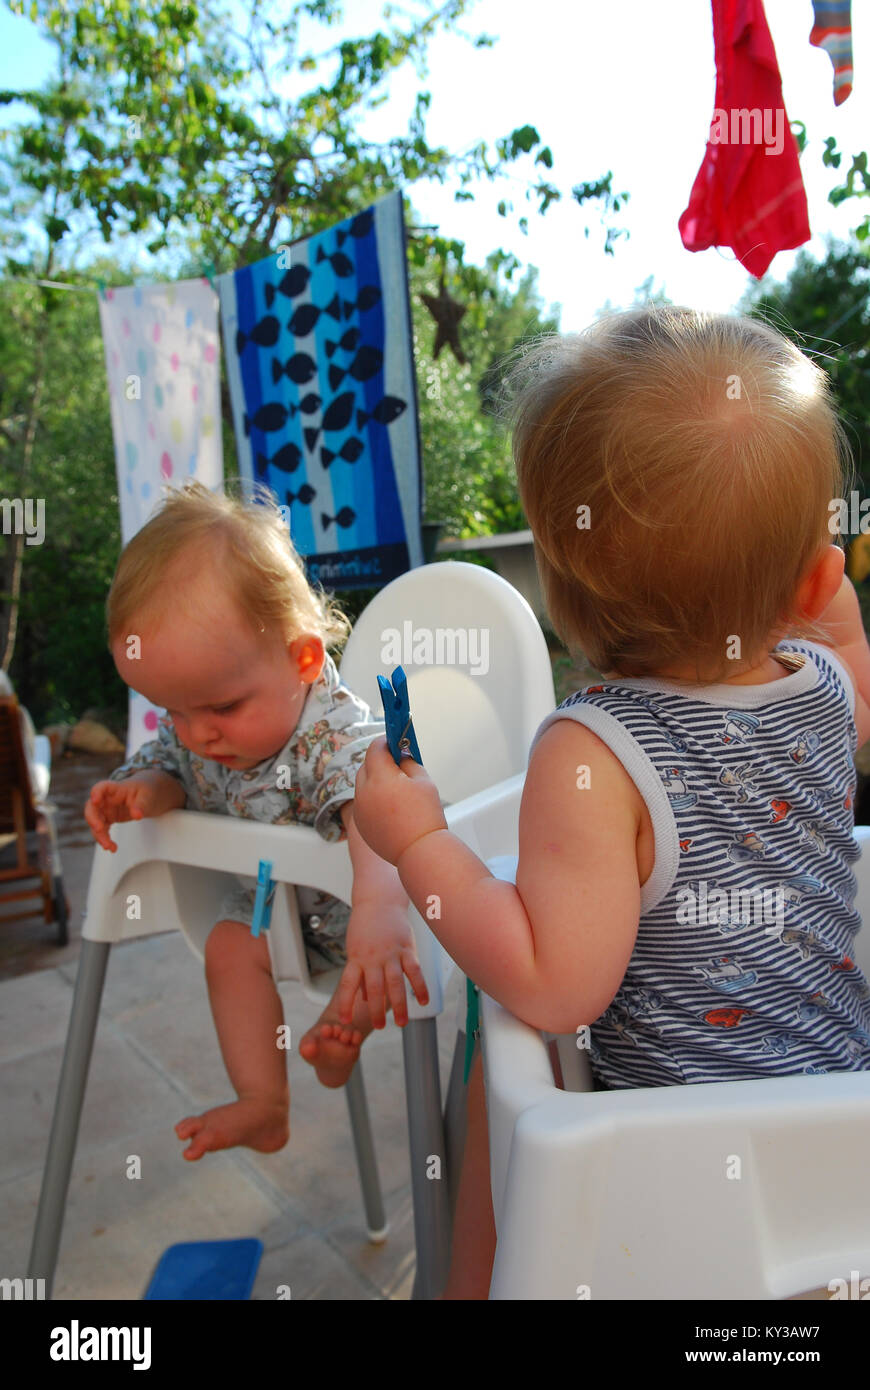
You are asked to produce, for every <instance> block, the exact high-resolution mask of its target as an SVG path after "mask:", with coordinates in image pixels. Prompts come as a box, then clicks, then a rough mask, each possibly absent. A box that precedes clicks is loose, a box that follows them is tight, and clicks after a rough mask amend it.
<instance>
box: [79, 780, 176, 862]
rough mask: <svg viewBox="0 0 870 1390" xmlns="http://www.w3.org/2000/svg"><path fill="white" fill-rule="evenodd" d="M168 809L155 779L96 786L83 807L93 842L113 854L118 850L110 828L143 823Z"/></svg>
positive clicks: (106, 783) (101, 783)
mask: <svg viewBox="0 0 870 1390" xmlns="http://www.w3.org/2000/svg"><path fill="white" fill-rule="evenodd" d="M166 809H167V807H166V797H165V795H162V794H161V788H160V785H159V783H158V782H157V781H156V779H154V778H151V777H148V776H147V775H145V776H135V777H128V778H127V779H126V781H124V782H109V781H106V782H97V784H96V786H94V787H92V788H91V796H90V800H89V801H88V802H87V804H86V805H85V820H86V821H87V823H88V825H89V826H90V827H91V831H92V832H93V836H94V839H95V840H96V841H97V843H98V844H100V845H102V847H103V849H108V850H111V851H112V853H114V852H115V850H117V848H118V846H117V845H116V844H115V842H114V840H110V839H109V826H110V825H114V824H115V823H116V822H118V821H128V820H142V819H144V817H145V816H159V815H162V813H163V812H164V811H165V810H166Z"/></svg>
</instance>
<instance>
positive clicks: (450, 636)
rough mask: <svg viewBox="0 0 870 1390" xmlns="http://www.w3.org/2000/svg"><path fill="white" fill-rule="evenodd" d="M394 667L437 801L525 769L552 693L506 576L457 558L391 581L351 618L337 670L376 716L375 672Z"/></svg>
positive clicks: (527, 611)
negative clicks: (404, 682) (403, 681)
mask: <svg viewBox="0 0 870 1390" xmlns="http://www.w3.org/2000/svg"><path fill="white" fill-rule="evenodd" d="M396 666H402V667H404V669H405V673H406V675H407V677H408V695H409V701H410V708H411V714H412V716H413V719H414V729H415V731H416V734H417V739H418V741H419V744H420V754H421V756H422V759H423V765H424V767H425V768H426V770H427V772H428V773H429V775H430V776H431V777H432V779H433V780H434V782H435V783H436V785H437V787H438V790H439V793H440V795H441V799H442V801H444V802H445V803H449V804H453V803H455V802H458V801H461V800H462V799H463V798H464V797H467V796H470V795H472V794H473V793H475V792H478V791H481V790H483V788H485V787H489V786H493V785H494V784H495V783H497V782H501V781H504V779H505V778H507V777H511V776H513V775H514V774H515V773H518V772H524V771H525V769H526V766H527V763H528V755H529V747H530V745H531V741H532V739H533V737H534V735H535V733H536V731H537V728H538V726H539V724H540V723H541V722H542V720H543V719H545V718H546V716H547V715H548V714H550V713H551V712H552V710H553V709H554V708H555V697H554V694H553V677H552V671H551V667H550V658H549V652H548V650H547V644H546V641H545V640H544V635H543V633H542V632H541V628H540V626H539V624H538V620H537V618H536V617H535V615H534V613H533V612H532V610H531V608H530V607H529V605H528V604H527V603H526V601H525V599H524V598H523V597H522V595H521V594H520V593H519V591H518V590H516V589H514V588H513V586H512V585H510V584H508V583H507V582H506V580H504V579H502V578H500V576H499V575H497V574H493V573H492V572H491V571H490V570H486V569H483V568H482V567H481V566H480V565H468V564H464V563H462V562H460V561H445V562H444V563H440V564H436V565H422V566H421V567H420V568H419V569H415V570H410V571H409V572H408V573H407V574H403V575H400V576H399V578H398V579H395V580H393V582H392V583H391V584H388V585H387V586H386V588H384V589H382V590H381V592H380V593H379V594H378V595H377V596H376V597H375V598H374V599H373V600H372V602H371V603H370V604H369V605H368V607H367V608H366V609H365V611H364V612H363V613H362V614H361V615H360V617H359V618H358V619H357V623H356V626H355V627H354V630H353V632H352V634H351V636H350V638H349V640H348V643H347V647H346V648H345V652H344V656H343V657H342V661H341V678H342V680H343V681H344V683H345V685H347V686H349V687H350V689H351V690H353V691H354V692H355V693H356V694H358V695H360V696H361V697H362V698H363V699H364V700H366V701H367V702H368V704H369V705H370V706H371V708H372V710H373V712H374V713H375V715H376V716H377V717H379V718H380V717H382V712H383V707H382V704H381V698H380V692H379V689H378V683H377V677H378V674H379V673H380V674H381V675H386V676H389V675H390V674H391V672H392V671H393V669H394V668H395V667H396Z"/></svg>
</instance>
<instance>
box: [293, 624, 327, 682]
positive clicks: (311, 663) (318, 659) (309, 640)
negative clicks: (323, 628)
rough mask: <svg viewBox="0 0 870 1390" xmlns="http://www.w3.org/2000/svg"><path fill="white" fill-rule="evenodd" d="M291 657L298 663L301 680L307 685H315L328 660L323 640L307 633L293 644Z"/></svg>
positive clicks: (297, 667)
mask: <svg viewBox="0 0 870 1390" xmlns="http://www.w3.org/2000/svg"><path fill="white" fill-rule="evenodd" d="M290 655H291V659H292V660H294V661H295V663H296V669H297V671H298V672H299V678H300V680H303V681H304V682H305V684H306V685H313V684H314V682H315V681H316V680H317V679H318V678H319V676H320V673H321V671H322V670H323V663H324V661H325V660H326V651H325V648H324V646H323V639H322V638H320V637H318V636H317V635H316V634H315V633H305V635H304V636H302V637H297V639H296V641H295V642H294V643H293V644H292V646H291V647H290Z"/></svg>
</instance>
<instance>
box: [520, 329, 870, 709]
mask: <svg viewBox="0 0 870 1390" xmlns="http://www.w3.org/2000/svg"><path fill="white" fill-rule="evenodd" d="M507 409H508V412H509V413H510V415H512V417H513V425H514V458H515V461H516V467H517V477H518V482H519V490H520V497H521V499H522V503H523V507H524V509H525V512H526V516H527V517H528V520H529V524H530V525H531V528H532V531H533V533H534V537H535V551H536V557H537V562H538V572H539V575H540V579H541V585H542V589H543V593H544V597H545V601H546V605H547V610H548V612H549V614H550V618H551V620H552V622H553V625H554V628H555V630H556V632H557V633H558V634H559V636H560V637H561V638H562V639H563V641H565V643H566V644H567V645H568V646H569V647H570V646H573V645H578V646H580V647H581V648H582V650H583V651H584V653H585V654H586V656H587V657H588V659H589V661H590V662H591V663H592V664H593V666H594V667H595V668H596V669H597V670H598V671H600V672H607V671H618V672H619V673H620V674H621V675H627V676H646V675H654V674H655V673H656V671H657V670H666V669H667V668H668V667H669V666H679V667H680V668H681V669H682V667H683V666H687V665H688V666H692V667H693V668H694V670H695V672H696V677H697V679H698V681H699V682H701V683H704V682H706V681H711V682H713V681H717V680H720V679H722V678H723V677H724V676H726V675H733V674H734V672H735V662H734V660H732V659H729V656H728V650H729V648H728V646H727V645H726V644H727V643H728V641H729V639H730V638H733V637H734V636H737V637H739V638H740V650H741V653H742V655H741V656H740V658H739V660H740V661H741V663H745V661H746V660H748V659H752V658H754V657H756V656H757V655H758V654H759V653H761V652H762V650H763V649H764V648H765V643H766V642H768V640H769V638H770V636H771V634H772V633H774V632H777V633H778V636H779V638H782V637H786V636H791V637H798V636H800V637H808V638H810V639H816V640H819V639H821V640H828V638H829V634H828V632H827V630H826V629H825V628H824V627H823V626H821V624H819V623H816V622H810V621H809V620H808V619H806V618H803V617H801V616H800V615H799V614H798V613H796V612H795V611H794V605H795V600H796V597H797V591H798V588H799V586H800V582H801V580H802V579H803V578H804V577H805V576H806V573H807V571H808V570H809V569H810V568H811V566H812V563H813V561H814V559H817V558H818V556H819V554H820V551H821V550H822V548H823V547H824V546H825V545H831V544H832V543H834V540H835V533H832V532H831V531H830V530H829V528H828V520H829V517H830V511H829V503H830V502H831V501H832V500H833V499H834V498H837V497H847V496H848V491H847V488H848V487H849V486H851V485H852V477H853V470H854V465H853V463H852V460H851V455H850V451H849V447H848V442H847V440H846V436H845V433H844V431H843V428H842V426H841V425H840V423H839V421H838V419H837V415H836V410H835V408H834V405H833V403H832V400H831V395H830V386H829V380H828V377H827V375H826V373H825V372H823V371H822V370H821V369H820V368H819V367H818V366H816V365H815V364H814V363H812V362H811V361H810V360H809V359H808V358H807V357H805V356H804V354H803V353H801V352H800V351H799V350H798V348H797V347H795V346H794V344H793V343H791V342H789V340H788V339H787V338H784V337H783V336H782V335H781V334H780V333H777V332H776V331H775V330H774V329H773V328H771V327H769V326H768V325H767V324H764V323H760V322H758V321H756V320H755V319H750V318H746V317H740V316H724V315H717V314H708V313H697V312H695V311H694V310H691V309H684V308H678V307H674V306H662V307H659V306H653V305H647V306H643V307H640V308H636V309H631V310H629V311H628V312H626V313H620V314H610V315H607V316H606V317H604V318H602V319H600V320H599V321H598V322H596V323H594V324H592V325H591V327H589V328H588V329H586V330H585V331H584V332H583V333H579V334H576V335H571V336H567V337H551V338H547V339H544V340H539V341H538V343H537V344H535V345H534V346H533V347H532V349H531V351H527V352H526V353H525V356H524V357H523V359H522V360H521V361H520V362H519V363H518V365H517V366H516V367H515V368H514V370H513V371H512V372H511V374H510V376H509V378H508V381H507ZM583 506H588V508H589V509H590V515H589V529H580V528H581V526H582V525H583V523H584V522H585V519H586V518H585V514H584V513H582V512H580V510H579V509H580V508H581V507H583ZM702 672H703V673H704V674H703V675H702Z"/></svg>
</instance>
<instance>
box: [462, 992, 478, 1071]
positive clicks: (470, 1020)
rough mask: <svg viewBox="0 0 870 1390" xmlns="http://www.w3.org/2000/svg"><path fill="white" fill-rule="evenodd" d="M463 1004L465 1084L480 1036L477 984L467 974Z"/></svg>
mask: <svg viewBox="0 0 870 1390" xmlns="http://www.w3.org/2000/svg"><path fill="white" fill-rule="evenodd" d="M465 1004H466V1008H465V1073H464V1075H463V1077H462V1083H463V1085H464V1086H467V1085H468V1075H469V1072H470V1071H471V1061H472V1058H473V1057H474V1047H475V1044H476V1042H477V1040H478V1038H479V1037H480V1004H479V1003H478V998H477V985H476V984H475V983H474V981H473V980H469V979H468V977H467V976H466V980H465Z"/></svg>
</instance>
